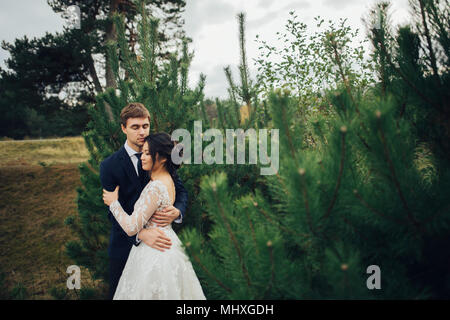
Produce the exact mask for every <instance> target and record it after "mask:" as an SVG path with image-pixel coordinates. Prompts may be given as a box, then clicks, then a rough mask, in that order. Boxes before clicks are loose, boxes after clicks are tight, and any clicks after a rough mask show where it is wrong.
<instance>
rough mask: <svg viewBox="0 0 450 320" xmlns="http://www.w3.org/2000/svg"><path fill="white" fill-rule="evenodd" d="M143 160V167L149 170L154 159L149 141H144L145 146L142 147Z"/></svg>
mask: <svg viewBox="0 0 450 320" xmlns="http://www.w3.org/2000/svg"><path fill="white" fill-rule="evenodd" d="M141 161H142V169H144V170H145V171H149V170H150V169H151V168H152V165H153V161H152V157H151V156H150V149H149V147H148V143H147V142H145V143H144V147H143V148H142V155H141Z"/></svg>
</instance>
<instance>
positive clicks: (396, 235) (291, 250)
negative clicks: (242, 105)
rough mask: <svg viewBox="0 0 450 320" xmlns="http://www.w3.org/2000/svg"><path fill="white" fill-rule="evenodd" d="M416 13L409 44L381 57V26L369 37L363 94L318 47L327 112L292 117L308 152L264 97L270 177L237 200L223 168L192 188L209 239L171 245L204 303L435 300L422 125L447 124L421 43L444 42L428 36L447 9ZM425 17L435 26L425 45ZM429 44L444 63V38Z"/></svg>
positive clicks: (438, 202) (439, 225) (285, 99)
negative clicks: (271, 146)
mask: <svg viewBox="0 0 450 320" xmlns="http://www.w3.org/2000/svg"><path fill="white" fill-rule="evenodd" d="M418 3H419V7H420V8H421V9H422V10H421V11H420V12H421V17H422V18H423V19H421V21H422V22H418V23H419V25H418V26H416V27H417V28H418V29H419V30H422V31H423V32H424V34H423V36H420V35H418V34H415V33H414V32H412V31H411V28H408V27H403V28H400V29H399V30H398V33H397V35H395V36H392V38H391V39H392V41H391V43H390V44H389V46H388V45H387V39H388V38H387V36H386V34H387V32H388V31H387V28H386V25H385V24H383V23H381V24H379V26H380V28H381V29H376V28H374V29H373V30H370V31H371V32H372V35H371V39H372V43H373V44H374V46H375V48H374V50H375V55H374V59H375V61H378V62H380V63H379V65H378V69H377V74H378V75H379V79H377V83H376V84H375V86H373V87H372V88H370V87H369V88H367V87H361V86H359V85H358V83H357V82H355V81H352V73H354V71H353V72H352V70H351V66H352V64H351V61H349V60H348V59H346V55H345V54H344V53H345V41H344V42H343V41H339V39H342V38H339V37H341V36H344V37H346V35H345V32H344V34H342V33H340V32H339V30H330V31H329V32H328V33H327V34H326V36H325V37H324V38H323V42H321V46H323V48H322V50H323V52H324V53H326V54H327V55H328V56H327V59H328V61H329V63H330V66H327V67H329V69H328V70H332V71H333V74H332V75H331V77H332V78H334V79H336V83H335V86H330V87H329V88H327V91H326V94H325V97H324V101H326V105H327V108H328V110H327V112H324V113H320V112H319V113H317V114H316V115H315V116H314V117H306V118H305V121H307V122H309V121H311V122H312V127H313V129H314V132H313V137H314V141H315V142H314V143H310V142H309V141H308V139H305V135H308V134H309V133H308V132H307V130H306V129H305V127H306V126H301V124H302V122H299V121H298V119H296V114H297V108H298V101H299V99H298V97H296V96H290V93H289V91H288V90H285V91H282V90H278V91H276V92H272V93H269V95H268V101H267V105H268V106H269V109H270V117H271V121H270V122H268V123H266V125H269V124H270V125H271V126H272V127H273V128H279V130H280V170H279V172H278V174H276V175H273V176H264V177H261V178H260V179H258V185H257V188H256V189H255V190H254V191H250V192H239V193H238V194H236V192H235V191H234V190H233V189H231V188H230V187H229V184H230V181H229V180H231V179H230V177H228V171H227V169H226V168H225V169H224V170H222V171H223V172H222V173H215V174H212V175H209V176H205V177H203V179H202V183H201V192H200V197H201V198H203V199H205V200H206V207H207V214H208V217H209V218H210V219H211V221H212V223H211V226H210V231H209V232H208V234H207V235H205V234H202V232H200V231H199V230H197V229H195V228H188V229H184V230H183V233H182V241H183V243H185V246H186V249H187V252H188V254H189V256H190V258H191V260H192V261H193V264H194V267H195V269H196V272H197V274H198V275H199V277H200V278H201V280H202V285H203V288H204V290H205V294H206V296H207V298H209V299H305V298H307V299H317V298H319V299H329V298H334V299H335V298H340V299H424V298H435V299H436V298H439V299H442V298H444V299H445V298H446V299H448V298H449V292H450V281H449V280H450V271H449V268H448V266H449V265H450V254H449V253H448V250H446V249H445V248H446V246H448V243H450V236H449V235H450V215H449V213H450V212H449V208H450V199H449V198H448V192H449V190H450V163H449V161H448V152H447V149H446V148H447V145H446V143H444V139H445V137H447V136H446V131H445V130H444V129H445V125H444V123H441V122H440V121H441V119H440V118H439V117H437V116H436V115H441V116H445V114H446V112H448V108H447V106H446V104H445V100H444V98H445V97H446V96H445V95H446V93H445V92H448V87H449V86H448V83H447V82H446V81H448V69H447V68H446V67H445V63H446V61H447V60H446V59H447V58H445V55H443V56H442V61H443V62H442V63H440V64H437V62H436V65H439V67H438V68H437V72H435V71H436V70H435V69H436V68H434V65H435V62H433V61H434V60H436V61H438V60H437V59H433V58H432V56H433V54H432V53H431V52H432V51H433V52H435V50H432V49H431V48H430V47H432V46H434V45H435V44H436V42H433V41H431V45H430V42H428V40H427V38H434V39H442V38H443V37H442V36H441V35H442V34H443V33H445V32H446V33H447V34H448V29H445V32H442V31H441V29H440V28H441V27H445V23H446V21H449V20H448V17H445V18H447V19H443V18H442V17H443V16H444V13H447V14H448V7H444V10H442V6H441V7H439V6H438V1H418ZM440 5H442V3H441V4H440ZM382 8H383V7H382ZM438 8H441V9H438ZM439 10H440V11H439ZM374 12H376V13H378V12H381V13H382V14H385V13H386V12H387V11H384V13H383V11H382V10H380V11H378V10H374ZM435 12H437V13H435ZM431 16H433V17H440V18H437V20H436V21H435V23H434V25H435V26H436V32H435V33H430V35H427V31H425V30H426V29H428V30H430V28H425V26H424V25H425V22H424V21H427V19H429V17H431ZM384 21H388V19H385V20H384ZM382 32H384V36H383V37H380V34H381V33H382ZM428 32H430V31H428ZM431 34H434V36H431ZM439 37H440V38H439ZM439 41H440V42H437V43H440V45H441V46H442V47H441V48H442V51H441V52H445V43H446V42H445V41H446V40H445V37H444V39H443V40H439ZM427 43H428V45H427ZM427 46H428V47H427ZM420 48H425V49H424V50H425V51H426V55H425V56H423V58H422V59H418V58H417V57H418V55H417V52H418V50H421V49H420ZM410 49H413V50H410ZM347 58H348V57H347ZM444 58H445V59H444ZM345 68H350V69H345ZM438 80H439V85H438ZM380 88H381V90H380ZM442 88H446V89H447V90H446V91H445V90H443V89H442ZM447 101H448V99H447ZM439 103H441V104H439ZM442 103H443V104H442ZM447 124H448V122H447ZM436 125H437V126H438V130H437V131H435V130H434V129H433V127H435V126H436ZM370 266H377V267H379V270H380V271H381V274H380V277H381V289H380V290H377V289H372V290H370V289H369V288H372V285H373V284H375V285H377V283H376V281H373V282H372V279H373V278H372V277H371V272H373V271H371V270H372V269H371V267H370ZM375 272H376V271H375Z"/></svg>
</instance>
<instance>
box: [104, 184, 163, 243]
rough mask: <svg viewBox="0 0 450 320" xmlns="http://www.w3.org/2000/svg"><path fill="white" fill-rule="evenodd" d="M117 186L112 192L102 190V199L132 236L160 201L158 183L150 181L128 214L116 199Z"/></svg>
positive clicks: (142, 225) (145, 221)
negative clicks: (131, 211)
mask: <svg viewBox="0 0 450 320" xmlns="http://www.w3.org/2000/svg"><path fill="white" fill-rule="evenodd" d="M118 191H119V187H117V188H116V189H115V190H114V191H113V192H108V191H106V190H103V201H104V202H105V204H106V205H109V210H110V211H111V212H112V214H113V216H114V218H115V219H116V220H117V222H118V223H119V225H120V226H121V227H122V229H123V230H124V231H125V232H126V233H127V235H128V236H130V237H131V236H134V235H135V234H136V233H138V232H139V231H140V230H142V228H143V227H144V226H145V224H146V223H147V221H148V220H149V219H150V218H151V216H152V215H153V213H154V212H155V210H156V209H157V208H158V206H159V205H160V203H161V196H160V195H161V185H160V183H153V182H150V183H149V184H148V185H147V186H146V187H145V188H144V190H142V193H141V195H140V197H139V199H138V200H137V201H136V204H135V205H134V211H133V213H132V214H131V215H128V214H127V213H126V212H125V211H124V210H123V208H122V206H121V205H120V203H119V201H118Z"/></svg>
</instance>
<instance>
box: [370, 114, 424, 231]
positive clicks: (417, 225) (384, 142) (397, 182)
mask: <svg viewBox="0 0 450 320" xmlns="http://www.w3.org/2000/svg"><path fill="white" fill-rule="evenodd" d="M377 118H378V123H379V127H378V130H379V132H380V136H381V143H382V144H383V148H384V155H385V159H386V161H387V163H388V166H389V170H390V172H391V176H392V179H393V181H394V185H395V188H396V189H397V193H398V195H399V197H400V200H401V202H402V204H403V207H404V208H405V210H406V214H407V216H408V219H409V221H410V222H411V223H412V224H413V225H414V226H415V227H416V228H417V229H418V230H420V225H419V224H418V222H417V221H416V219H415V218H414V216H413V215H412V213H411V210H410V209H409V206H408V203H407V202H406V198H405V196H404V195H403V192H402V189H401V187H400V182H399V181H398V179H397V174H396V172H395V168H394V164H393V163H392V160H391V157H390V155H389V149H388V146H387V143H386V138H385V136H384V131H383V129H382V128H381V125H380V121H381V120H380V119H381V113H380V111H377Z"/></svg>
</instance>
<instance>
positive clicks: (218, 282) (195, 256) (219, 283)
mask: <svg viewBox="0 0 450 320" xmlns="http://www.w3.org/2000/svg"><path fill="white" fill-rule="evenodd" d="M190 246H191V244H190V243H189V242H188V243H186V248H188V250H189V254H190V255H191V256H192V257H193V258H194V260H195V262H197V264H198V265H199V266H200V267H201V268H202V269H203V271H205V272H206V274H207V275H208V276H209V277H210V278H211V279H213V280H214V281H216V282H217V284H218V285H219V286H221V287H222V288H224V289H225V290H226V291H228V292H229V293H232V292H233V291H232V290H231V289H230V288H228V287H227V286H226V285H224V284H223V283H222V281H220V280H219V279H218V278H217V277H216V276H215V275H214V274H212V273H211V272H210V271H209V270H208V269H207V268H206V266H204V265H203V263H201V261H200V259H199V257H197V255H196V254H195V253H194V252H193V251H191V250H190V249H189V248H190Z"/></svg>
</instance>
